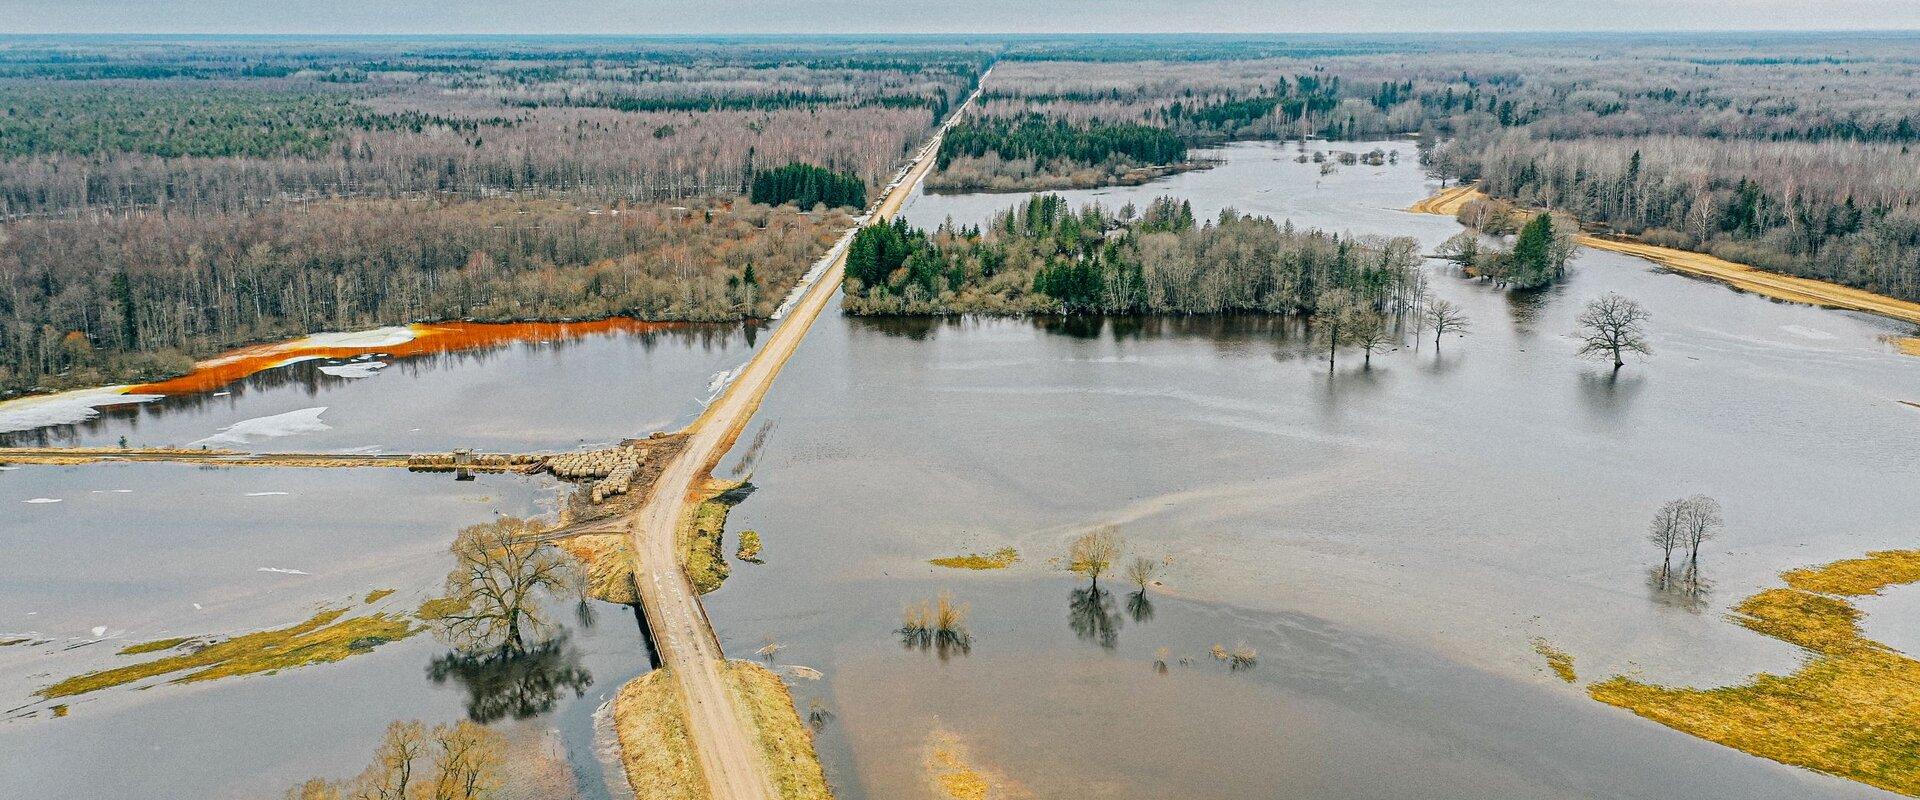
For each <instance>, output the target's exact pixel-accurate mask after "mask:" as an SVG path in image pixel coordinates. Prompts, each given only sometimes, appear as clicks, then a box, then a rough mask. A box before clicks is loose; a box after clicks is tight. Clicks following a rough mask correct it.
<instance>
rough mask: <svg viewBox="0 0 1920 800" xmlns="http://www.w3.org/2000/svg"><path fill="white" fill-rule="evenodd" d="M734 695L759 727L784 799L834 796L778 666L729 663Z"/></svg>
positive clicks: (828, 798)
mask: <svg viewBox="0 0 1920 800" xmlns="http://www.w3.org/2000/svg"><path fill="white" fill-rule="evenodd" d="M727 677H728V678H730V679H732V681H733V691H734V695H735V696H736V697H738V698H739V699H740V701H741V705H742V706H744V707H745V708H746V709H747V713H748V715H749V716H751V717H752V718H753V724H754V727H755V728H757V729H758V730H759V734H760V736H759V739H760V752H761V755H762V756H763V757H764V758H765V760H766V763H767V769H768V770H769V771H770V772H771V773H772V775H773V785H774V788H775V790H777V791H778V792H779V794H780V797H781V798H782V800H831V798H832V797H833V792H832V791H831V790H829V789H828V788H827V776H826V772H825V771H824V770H823V769H821V767H820V757H819V756H818V755H816V754H815V753H814V750H813V733H812V730H811V729H810V728H808V727H807V726H806V725H805V724H803V723H801V721H800V713H799V710H798V708H797V707H796V706H795V705H794V702H793V695H792V694H791V693H789V692H788V691H787V685H786V684H785V683H782V682H781V681H780V676H778V675H775V674H774V673H773V671H772V670H769V669H767V668H766V667H762V666H760V665H759V664H755V663H753V662H751V661H730V662H728V663H727Z"/></svg>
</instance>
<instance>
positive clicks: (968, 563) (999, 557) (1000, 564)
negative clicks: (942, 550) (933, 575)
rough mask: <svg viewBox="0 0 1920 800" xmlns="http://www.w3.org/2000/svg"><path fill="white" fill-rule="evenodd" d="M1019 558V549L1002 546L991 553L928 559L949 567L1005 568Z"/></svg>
mask: <svg viewBox="0 0 1920 800" xmlns="http://www.w3.org/2000/svg"><path fill="white" fill-rule="evenodd" d="M1019 560H1020V551H1019V550H1016V549H1014V548H1011V547H1002V548H1000V549H998V550H995V551H993V552H991V553H984V554H983V553H968V554H966V555H964V556H947V557H946V558H936V559H933V560H930V561H928V562H927V563H929V564H932V565H934V566H936V567H948V568H951V569H1006V568H1007V567H1011V566H1013V565H1014V564H1015V563H1016V562H1018V561H1019Z"/></svg>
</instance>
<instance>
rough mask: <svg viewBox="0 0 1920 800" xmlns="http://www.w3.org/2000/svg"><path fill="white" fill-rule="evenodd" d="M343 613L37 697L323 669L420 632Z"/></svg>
mask: <svg viewBox="0 0 1920 800" xmlns="http://www.w3.org/2000/svg"><path fill="white" fill-rule="evenodd" d="M346 613H347V609H344V608H337V609H332V610H329V611H322V612H320V613H319V614H315V615H314V616H313V618H311V619H308V620H307V621H305V622H302V623H300V624H298V625H294V626H292V627H288V628H278V629H275V630H266V631H257V632H254V633H248V634H242V635H240V636H235V637H233V638H231V639H227V640H225V641H219V642H214V643H212V644H208V645H206V646H204V647H200V648H198V649H195V650H193V651H191V652H186V653H181V654H178V655H172V656H167V657H165V658H160V659H155V660H153V661H144V662H141V663H138V664H131V665H128V666H124V667H116V668H114V669H109V670H102V671H99V672H89V673H86V674H84V675H76V676H74V677H71V678H68V679H66V680H63V681H60V682H59V683H56V684H53V685H52V686H48V687H47V688H45V689H41V690H40V691H39V692H36V694H38V695H39V696H40V697H41V698H43V699H47V700H52V699H55V698H60V697H72V696H74V695H79V694H86V693H87V692H93V691H98V690H101V689H107V688H111V687H114V686H121V685H124V684H129V683H133V682H135V681H140V680H145V679H147V678H153V677H158V676H162V675H171V674H174V673H177V672H185V673H186V674H185V675H181V676H180V677H177V678H174V679H173V682H174V683H191V682H194V681H208V680H214V679H216V678H227V677H233V676H236V675H256V674H260V673H267V672H275V671H278V670H282V669H291V668H294V667H301V666H306V665H308V664H324V663H329V662H333V661H340V660H342V659H345V658H347V657H348V656H352V655H357V654H360V653H366V652H371V651H372V650H373V648H375V647H378V646H380V645H383V644H386V643H388V642H392V641H398V640H400V639H405V638H407V637H408V636H412V635H413V634H415V633H419V632H420V631H421V630H424V629H423V628H421V627H419V626H416V625H414V624H413V620H411V619H408V618H406V617H404V616H392V615H388V614H384V613H381V614H370V615H367V616H363V617H347V618H345V619H343V618H342V617H345V616H346ZM183 641H184V640H169V639H162V640H160V641H157V642H146V643H144V644H137V645H133V646H131V647H128V648H126V649H125V650H122V651H121V653H122V654H123V655H130V654H141V653H150V652H155V651H158V650H164V649H169V648H172V647H175V646H178V645H180V644H182V643H183Z"/></svg>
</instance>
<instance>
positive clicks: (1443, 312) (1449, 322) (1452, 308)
mask: <svg viewBox="0 0 1920 800" xmlns="http://www.w3.org/2000/svg"><path fill="white" fill-rule="evenodd" d="M1427 324H1428V325H1431V326H1433V349H1434V351H1435V352H1439V350H1440V337H1442V336H1445V335H1447V334H1448V333H1449V332H1451V333H1465V332H1466V331H1467V329H1468V328H1469V327H1471V326H1472V321H1471V320H1468V319H1467V315H1466V312H1463V311H1461V310H1460V307H1459V306H1457V305H1454V304H1453V302H1452V301H1449V300H1435V301H1433V303H1432V304H1430V305H1428V306H1427Z"/></svg>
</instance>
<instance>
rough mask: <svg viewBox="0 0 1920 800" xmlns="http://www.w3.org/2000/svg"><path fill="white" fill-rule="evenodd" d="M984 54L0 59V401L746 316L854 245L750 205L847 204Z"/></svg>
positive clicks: (739, 46)
mask: <svg viewBox="0 0 1920 800" xmlns="http://www.w3.org/2000/svg"><path fill="white" fill-rule="evenodd" d="M990 57H991V56H990V53H989V52H988V51H987V50H985V49H983V48H981V47H978V46H970V45H949V44H928V45H918V44H901V45H878V44H866V43H850V44H835V43H830V42H807V43H781V42H764V43H724V44H722V43H707V42H699V41H692V40H688V41H678V40H634V41H625V42H614V41H595V40H580V41H565V40H550V41H549V40H528V41H519V42H510V43H508V42H501V41H498V40H485V39H482V40H475V41H471V42H465V41H455V40H438V39H436V40H421V41H409V40H402V39H392V40H366V41H301V40H287V41H271V42H270V41H259V40H248V39H235V40H194V39H177V40H152V41H148V40H141V41H138V42H131V43H119V44H116V43H114V42H112V41H109V40H97V41H96V40H93V39H88V38H75V39H51V40H19V41H14V42H6V43H0V396H5V395H10V394H14V393H17V392H21V391H31V390H35V389H46V388H59V387H69V386H81V385H87V384H94V383H101V382H120V381H126V380H134V379H141V378H151V377H157V376H159V375H161V374H168V373H173V372H178V371H181V370H183V369H185V368H187V367H188V366H190V365H191V361H192V359H193V358H196V357H203V356H206V355H210V354H212V353H214V352H217V351H218V350H220V349H222V348H225V347H228V346H232V345H235V344H239V343H244V342H250V341H256V340H260V339H264V338H273V337H280V336H290V335H298V334H304V333H308V332H312V331H315V330H319V329H328V328H335V329H337V328H352V327H365V326H372V325H381V324H392V323H399V322H407V321H416V320H428V319H449V318H475V319H512V318H529V317H532V318H552V317H600V316H608V315H632V316H638V317H644V318H648V319H690V320H711V319H737V318H740V317H745V316H759V315H765V314H767V313H769V312H770V311H771V310H772V308H773V306H774V304H776V303H778V301H779V299H780V297H781V296H783V295H784V294H785V292H786V291H787V290H788V289H789V288H790V287H791V286H792V285H793V283H794V281H795V280H796V279H797V277H798V276H799V275H800V274H801V272H803V271H804V268H805V266H806V265H807V264H809V263H810V262H811V261H813V260H814V259H816V258H818V257H819V255H820V254H821V253H822V252H824V251H825V249H826V247H827V246H828V245H829V244H830V243H831V241H832V240H833V238H834V236H833V230H832V229H833V228H834V227H835V226H845V225H848V224H851V223H850V220H849V219H847V218H846V217H844V216H841V215H837V214H828V215H813V214H799V213H795V212H794V211H793V210H791V209H789V210H779V211H776V210H772V209H769V208H768V207H767V205H770V204H776V203H794V204H796V205H798V206H799V207H800V209H801V210H803V211H804V210H806V209H811V208H813V207H814V206H815V205H816V204H818V203H825V204H827V205H828V206H851V207H856V208H858V207H861V206H864V205H865V201H866V195H867V192H868V190H869V187H877V186H879V185H880V184H882V183H884V182H885V181H886V180H888V178H889V177H890V176H891V175H892V174H893V172H894V170H896V169H898V167H899V165H900V164H901V163H902V162H903V160H904V159H905V157H906V156H907V154H908V153H909V152H910V151H911V150H912V148H913V147H915V146H917V145H918V144H919V143H920V142H922V141H924V140H925V138H926V136H927V135H928V134H929V133H930V132H931V130H932V126H933V125H934V124H935V123H936V122H937V121H939V119H940V117H941V116H942V115H944V114H945V113H946V111H947V109H949V108H950V107H951V104H952V103H954V102H956V98H960V97H964V96H965V94H966V93H967V92H968V91H970V90H971V87H972V84H973V83H974V82H975V81H976V80H977V78H978V76H979V75H980V74H981V73H982V72H983V71H984V69H985V65H986V63H987V61H988V60H989V59H990ZM783 165H794V166H783ZM806 165H820V166H819V167H817V168H816V167H809V166H806ZM816 169H817V170H818V171H817V172H816V171H815V170H816ZM743 195H750V197H742V196H743ZM749 202H757V203H758V204H757V205H748V203H749ZM674 204H679V205H674ZM681 206H685V208H682V207H681Z"/></svg>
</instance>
